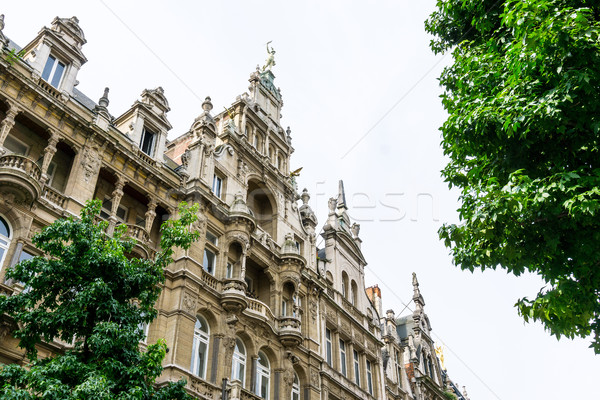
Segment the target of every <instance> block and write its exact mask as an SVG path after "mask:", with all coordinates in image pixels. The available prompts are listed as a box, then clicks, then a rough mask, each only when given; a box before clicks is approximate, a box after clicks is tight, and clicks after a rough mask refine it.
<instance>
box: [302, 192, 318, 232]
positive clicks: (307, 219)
mask: <svg viewBox="0 0 600 400" xmlns="http://www.w3.org/2000/svg"><path fill="white" fill-rule="evenodd" d="M300 199H301V200H302V205H301V206H300V216H301V217H302V224H303V225H304V226H305V227H306V226H309V227H311V228H312V229H313V230H314V228H315V227H316V226H317V217H316V215H315V213H314V211H313V210H312V208H310V206H309V205H308V201H309V200H310V194H308V190H307V189H306V188H304V190H302V194H301V195H300Z"/></svg>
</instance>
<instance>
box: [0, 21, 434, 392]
mask: <svg viewBox="0 0 600 400" xmlns="http://www.w3.org/2000/svg"><path fill="white" fill-rule="evenodd" d="M57 33H61V34H60V35H58V34H57ZM0 40H2V41H3V44H5V45H6V46H5V47H4V49H3V50H2V51H3V52H7V51H8V50H9V47H8V43H9V42H8V40H6V38H4V36H2V34H1V31H0ZM48 43H51V44H52V46H47V44H48ZM84 44H85V37H84V36H83V32H82V31H81V29H80V28H79V26H78V21H77V20H76V18H71V19H59V18H57V19H55V20H54V21H53V22H52V25H51V27H50V28H44V29H42V30H41V31H40V33H39V34H38V36H37V37H36V38H34V40H33V41H32V42H31V43H29V44H28V45H26V46H25V47H24V49H25V50H26V55H25V57H24V59H25V60H26V61H17V62H14V63H9V62H7V61H6V60H5V58H4V57H0V118H1V122H0V153H2V155H0V217H2V218H3V219H4V220H5V221H6V222H7V223H8V225H9V226H10V235H9V236H10V237H9V238H8V239H9V240H8V241H9V245H7V247H6V249H4V250H3V253H4V254H3V255H2V257H0V262H2V264H1V265H0V267H1V269H0V282H2V283H0V291H1V292H2V293H4V294H7V295H12V294H13V293H18V292H19V291H20V290H22V288H21V287H20V286H19V284H18V283H15V282H10V281H7V280H5V279H4V275H5V272H6V270H7V269H8V268H10V267H11V266H12V265H14V264H15V263H17V262H18V261H19V259H20V258H22V257H23V256H24V255H26V254H32V255H37V252H36V249H35V248H34V247H33V245H32V242H31V238H32V236H33V235H34V234H35V233H36V232H39V231H40V230H41V228H42V227H43V226H46V225H48V224H50V223H52V221H54V220H56V219H57V218H62V217H65V216H69V215H77V214H78V213H79V211H80V210H81V207H82V206H83V204H84V203H85V202H86V201H87V200H90V199H93V198H99V199H100V200H102V201H103V214H102V217H103V218H105V219H106V220H108V221H109V230H112V229H114V226H116V225H117V224H127V226H128V234H129V235H130V236H132V237H135V238H136V239H138V244H137V245H136V247H135V249H134V252H135V253H136V255H138V256H140V257H152V256H153V255H154V254H155V252H156V250H157V247H156V246H157V244H158V243H159V239H160V237H159V227H160V224H161V222H162V221H164V220H165V219H167V218H169V217H175V216H176V209H177V204H178V203H179V202H181V201H187V202H191V203H198V204H199V205H200V212H199V214H198V217H199V220H198V222H197V224H196V226H195V228H196V229H198V230H199V231H200V232H201V239H200V240H199V241H198V242H197V243H195V244H194V245H193V246H192V247H191V248H190V249H189V250H188V251H180V252H179V253H177V254H176V257H175V260H174V262H173V263H172V264H171V265H170V266H169V267H168V270H167V271H166V281H165V284H164V289H163V291H162V294H161V296H160V299H159V300H158V302H157V304H156V307H157V309H158V311H159V314H158V317H157V318H156V320H154V321H153V322H152V323H151V324H150V326H149V327H148V336H147V340H146V343H154V342H155V341H156V340H157V339H159V338H164V339H165V340H166V341H167V345H168V347H169V349H170V351H169V353H168V354H167V356H166V358H165V360H164V367H165V368H164V373H163V375H162V376H161V377H160V379H159V382H163V381H168V380H179V379H180V378H181V377H184V378H185V379H186V380H187V382H188V383H187V389H188V390H189V391H190V393H191V394H193V395H194V396H195V397H197V398H203V399H216V398H219V396H220V393H221V385H222V382H223V380H225V379H226V380H227V381H226V382H227V390H228V392H229V395H230V398H232V399H233V398H243V399H253V398H260V396H259V395H257V393H258V394H261V389H260V386H261V385H260V383H264V382H266V379H268V385H264V386H266V387H268V394H262V397H268V398H270V399H287V398H298V399H304V400H308V399H383V398H386V397H387V398H402V399H406V398H413V397H415V396H416V394H414V393H413V392H412V389H411V387H413V386H414V385H413V386H411V384H409V378H408V375H406V373H405V372H402V371H401V372H400V375H401V376H399V375H398V369H397V368H395V367H394V368H392V367H391V364H390V363H389V362H388V363H387V364H386V368H385V369H384V362H385V360H384V355H385V354H386V352H387V354H396V353H397V354H399V355H400V356H401V357H404V353H405V352H406V346H405V344H403V343H402V341H401V340H399V339H397V338H395V337H393V335H391V334H386V333H385V332H386V331H385V328H384V332H383V333H382V326H381V325H380V318H381V317H382V315H381V310H380V309H378V308H377V307H379V306H377V304H380V302H379V303H376V302H373V299H372V298H371V299H370V298H369V297H368V296H367V295H366V293H365V283H364V266H365V265H366V261H365V259H364V257H363V254H362V252H361V250H360V243H361V239H360V238H359V228H360V227H359V226H358V225H356V224H351V221H350V219H349V217H348V215H347V212H346V211H347V208H346V204H345V196H344V190H343V184H342V183H340V191H339V193H338V194H337V198H335V197H334V198H332V199H331V200H330V210H329V215H328V216H327V219H326V222H325V226H324V233H323V237H324V239H325V247H324V249H317V248H316V245H315V243H316V234H315V228H316V225H317V219H316V216H315V215H314V213H313V212H312V210H311V209H310V207H309V206H308V198H309V194H308V193H307V192H306V191H304V192H303V193H302V195H300V194H299V193H298V191H297V188H296V185H295V182H294V180H293V177H291V176H290V172H289V165H290V156H291V154H292V152H293V148H292V146H291V137H290V132H289V130H288V131H285V130H284V129H283V127H281V125H280V124H279V115H280V110H281V107H282V104H283V103H282V101H281V93H280V92H279V90H278V89H275V87H276V86H275V85H274V84H273V80H274V79H275V77H274V75H273V74H272V72H271V71H270V70H268V71H259V70H257V71H255V72H253V73H252V74H251V76H250V88H249V89H250V90H249V93H244V94H242V95H241V96H239V97H238V98H237V99H236V101H235V102H234V103H233V104H232V105H231V106H230V107H229V109H228V110H227V111H226V112H221V113H218V114H215V115H213V114H212V112H211V111H212V108H213V105H212V103H211V101H210V98H207V99H206V101H205V102H204V104H203V107H202V108H203V112H202V113H201V114H200V115H199V116H198V117H196V118H195V119H194V121H193V123H192V125H191V128H190V130H189V131H188V132H187V133H185V134H183V135H182V136H180V137H178V138H177V139H175V140H173V141H171V142H167V140H166V135H167V132H168V131H169V130H170V129H171V126H170V124H169V122H168V117H167V115H168V111H169V105H168V101H167V99H166V97H165V94H164V92H163V90H162V88H156V89H151V90H145V91H144V92H143V93H142V94H141V96H140V99H139V100H138V101H136V102H135V103H134V104H133V106H132V107H131V108H130V109H129V110H126V111H125V112H123V113H122V114H121V115H120V116H119V117H116V118H115V117H113V116H112V115H111V114H110V112H109V111H108V104H109V100H108V90H106V91H105V93H104V94H103V95H102V96H101V97H100V99H99V100H98V102H94V101H91V100H90V99H89V98H88V97H87V96H85V95H84V94H82V93H80V92H78V91H77V90H76V89H74V88H73V84H72V82H74V80H75V78H76V74H77V71H78V70H79V68H81V66H82V65H83V64H84V63H85V62H86V61H87V60H86V59H85V56H84V55H83V53H82V46H83V45H84ZM36 49H37V50H36ZM33 50H36V51H35V53H34V52H32V51H33ZM42 50H43V51H42ZM52 55H54V56H56V57H57V58H58V59H60V60H61V61H62V62H63V63H65V64H66V65H67V68H66V70H65V71H66V72H65V76H64V78H63V79H62V80H61V83H60V84H59V85H57V86H53V85H52V84H51V82H49V81H48V80H46V79H45V78H44V77H43V69H44V67H45V66H46V65H47V59H48V57H49V56H52ZM42 57H45V58H44V59H43V60H42V59H41V58H42ZM15 143H16V144H15ZM19 143H22V144H24V146H22V148H23V149H25V150H23V151H21V150H19V149H20V148H21V147H19V146H18V144H19ZM300 199H301V200H302V203H303V204H301V205H300V204H298V201H299V200H300ZM317 254H321V255H322V256H323V257H319V258H317ZM374 304H375V305H374ZM329 337H330V339H331V357H329V356H328V350H327V349H328V347H327V346H328V345H327V342H328V338H329ZM0 339H2V340H1V341H0V342H1V343H2V344H1V345H0V362H2V363H11V362H16V363H20V362H22V356H23V354H22V351H21V350H20V349H18V348H17V347H16V343H17V342H16V340H15V339H14V338H13V337H12V335H11V327H10V326H9V324H7V323H5V322H3V323H2V325H0ZM65 346H67V344H64V343H58V342H57V343H45V344H40V354H41V355H43V356H45V355H50V354H52V353H56V352H60V351H62V350H64V348H65ZM200 348H202V349H204V350H202V355H203V358H204V359H203V360H200V358H199V356H197V357H196V356H195V354H200V351H199V349H200ZM343 349H345V367H343V366H342V363H343V358H344V355H343V354H342V352H343V351H342V350H343ZM382 349H385V351H384V352H382ZM394 352H396V353H394ZM234 360H237V361H235V362H238V361H239V360H245V367H244V368H241V369H240V368H237V369H236V371H239V370H242V373H241V374H240V375H239V376H237V372H236V373H233V371H232V369H233V368H232V366H233V365H237V366H239V363H237V364H234ZM261 364H262V365H263V367H261V366H260V365H261ZM397 364H398V363H396V364H394V365H397ZM267 365H268V367H265V366H267ZM261 371H262V372H261ZM235 378H239V379H235ZM439 384H440V382H438V383H437V385H438V386H439ZM296 394H297V397H293V396H295V395H296ZM416 398H419V397H418V396H417V397H416Z"/></svg>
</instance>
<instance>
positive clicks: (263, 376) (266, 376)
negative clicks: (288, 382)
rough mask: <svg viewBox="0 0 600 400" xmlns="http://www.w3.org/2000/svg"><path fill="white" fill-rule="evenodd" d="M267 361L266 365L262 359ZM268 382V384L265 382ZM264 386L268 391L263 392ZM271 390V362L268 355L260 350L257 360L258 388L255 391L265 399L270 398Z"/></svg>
mask: <svg viewBox="0 0 600 400" xmlns="http://www.w3.org/2000/svg"><path fill="white" fill-rule="evenodd" d="M263 359H264V360H265V361H266V364H267V365H266V366H265V365H263V364H261V362H260V360H263ZM265 382H266V384H264V383H265ZM263 386H264V387H265V388H266V392H265V393H262V389H263ZM270 392H271V363H270V362H269V358H268V357H267V355H266V354H265V353H264V352H262V351H259V352H258V359H257V360H256V388H255V391H254V393H255V394H256V395H257V396H259V397H261V398H263V399H265V400H269V397H270V394H271V393H270Z"/></svg>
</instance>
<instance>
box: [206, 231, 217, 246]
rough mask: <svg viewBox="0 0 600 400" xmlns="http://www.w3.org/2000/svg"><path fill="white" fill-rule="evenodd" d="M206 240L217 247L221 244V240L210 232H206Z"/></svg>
mask: <svg viewBox="0 0 600 400" xmlns="http://www.w3.org/2000/svg"><path fill="white" fill-rule="evenodd" d="M206 240H207V241H209V242H211V243H212V244H214V245H215V246H217V245H218V244H219V238H217V236H215V235H213V234H212V233H210V232H208V231H207V232H206Z"/></svg>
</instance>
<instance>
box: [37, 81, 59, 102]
mask: <svg viewBox="0 0 600 400" xmlns="http://www.w3.org/2000/svg"><path fill="white" fill-rule="evenodd" d="M39 85H40V87H41V88H42V89H44V90H45V91H46V92H48V93H49V94H50V96H52V97H54V98H55V99H58V100H60V98H61V97H60V92H59V91H58V90H57V89H56V88H55V87H54V86H52V85H51V84H49V83H48V82H46V81H45V80H43V79H40V81H39Z"/></svg>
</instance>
